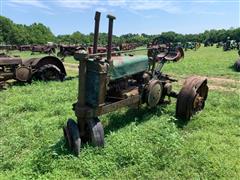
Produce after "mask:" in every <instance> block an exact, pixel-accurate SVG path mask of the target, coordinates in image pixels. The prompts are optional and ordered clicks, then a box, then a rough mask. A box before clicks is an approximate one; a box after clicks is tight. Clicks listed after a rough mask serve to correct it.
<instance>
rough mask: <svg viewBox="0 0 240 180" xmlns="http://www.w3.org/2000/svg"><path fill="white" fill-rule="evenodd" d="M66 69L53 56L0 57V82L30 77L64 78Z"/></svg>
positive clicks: (30, 78) (22, 79)
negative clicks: (23, 58)
mask: <svg viewBox="0 0 240 180" xmlns="http://www.w3.org/2000/svg"><path fill="white" fill-rule="evenodd" d="M65 76H66V70H65V68H64V66H63V63H62V62H61V60H59V59H58V58H56V57H54V56H46V57H43V58H32V59H29V60H26V61H22V59H21V58H13V57H9V56H4V57H0V77H1V78H0V84H1V87H2V86H3V85H4V84H5V81H7V80H10V79H15V80H18V81H22V82H31V80H32V78H36V77H37V78H36V79H39V80H64V78H65Z"/></svg>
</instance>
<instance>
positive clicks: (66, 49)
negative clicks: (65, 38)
mask: <svg viewBox="0 0 240 180" xmlns="http://www.w3.org/2000/svg"><path fill="white" fill-rule="evenodd" d="M81 49H85V47H83V46H80V45H60V46H59V52H58V53H57V56H58V57H60V58H62V59H64V58H65V57H66V56H73V55H74V53H75V52H76V51H77V50H81Z"/></svg>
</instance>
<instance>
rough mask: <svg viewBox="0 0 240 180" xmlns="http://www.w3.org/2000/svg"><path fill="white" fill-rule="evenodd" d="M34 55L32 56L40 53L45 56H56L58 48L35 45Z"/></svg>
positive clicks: (33, 47) (33, 48)
mask: <svg viewBox="0 0 240 180" xmlns="http://www.w3.org/2000/svg"><path fill="white" fill-rule="evenodd" d="M31 50H32V53H31V55H33V54H34V53H36V52H38V53H44V54H48V55H51V54H54V53H55V52H56V47H55V46H54V45H51V46H50V45H34V46H32V49H31Z"/></svg>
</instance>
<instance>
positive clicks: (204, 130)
mask: <svg viewBox="0 0 240 180" xmlns="http://www.w3.org/2000/svg"><path fill="white" fill-rule="evenodd" d="M29 55H30V53H28V52H27V53H22V54H21V57H23V58H27V57H28V56H29ZM36 56H38V55H36ZM236 59H237V52H236V51H230V52H223V51H222V49H217V48H215V47H209V48H204V47H202V48H200V49H199V50H197V51H187V52H186V54H185V59H184V60H183V61H181V62H178V63H172V64H166V66H165V67H164V69H163V70H164V72H166V73H168V74H170V75H171V74H172V75H174V77H176V78H178V77H179V79H180V82H179V83H176V87H177V89H178V88H179V87H180V85H181V83H182V82H183V78H185V77H186V76H189V75H192V74H198V75H204V76H208V77H209V87H210V91H209V97H208V100H207V102H206V107H205V109H204V111H203V112H200V113H199V114H197V115H196V116H195V117H194V118H193V119H192V120H191V121H190V122H189V123H188V124H183V123H181V122H179V121H178V120H177V119H175V117H174V114H175V100H173V101H172V104H171V105H168V106H161V107H158V108H154V109H149V108H147V107H145V106H142V107H141V108H140V109H139V110H134V109H127V108H125V109H121V110H119V111H116V112H114V113H109V114H106V115H104V116H101V117H100V119H101V121H102V123H103V125H104V129H105V142H106V146H105V148H103V149H96V148H93V147H91V146H89V145H85V146H84V147H83V148H82V151H81V155H80V157H75V156H73V155H71V153H70V152H69V151H68V150H67V148H66V146H65V142H64V139H63V132H62V126H63V125H64V124H65V123H66V121H67V119H68V118H70V117H72V118H75V116H74V112H73V111H72V103H74V102H75V101H76V98H77V78H76V76H75V75H76V70H73V69H72V68H71V69H67V70H68V72H69V74H70V76H72V77H73V78H72V79H71V78H69V79H67V80H66V81H64V82H62V83H61V82H49V83H46V82H33V83H32V84H31V85H29V84H19V83H18V84H15V85H14V86H12V87H9V88H8V89H7V90H5V91H0V102H1V106H0V132H1V136H0V179H38V178H39V179H78V178H88V179H97V178H101V179H130V178H139V179H239V177H240V161H239V157H240V74H239V73H237V72H235V71H234V70H233V69H232V65H233V64H234V62H235V61H236ZM66 62H67V63H73V62H75V61H74V60H73V59H72V58H67V59H66Z"/></svg>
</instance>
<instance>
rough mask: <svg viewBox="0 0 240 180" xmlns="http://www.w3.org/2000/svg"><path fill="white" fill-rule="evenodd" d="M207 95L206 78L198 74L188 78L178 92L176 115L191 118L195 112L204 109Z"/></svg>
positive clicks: (184, 118) (185, 118) (181, 117)
mask: <svg viewBox="0 0 240 180" xmlns="http://www.w3.org/2000/svg"><path fill="white" fill-rule="evenodd" d="M207 95H208V86H207V79H206V78H201V77H196V76H193V77H190V78H188V79H187V80H186V81H185V83H184V86H183V87H182V89H181V91H180V92H179V94H178V98H177V105H176V117H177V118H179V119H182V120H189V119H190V118H191V117H192V116H193V115H194V114H196V113H197V112H199V111H201V110H203V109H204V106H205V101H206V99H207Z"/></svg>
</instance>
